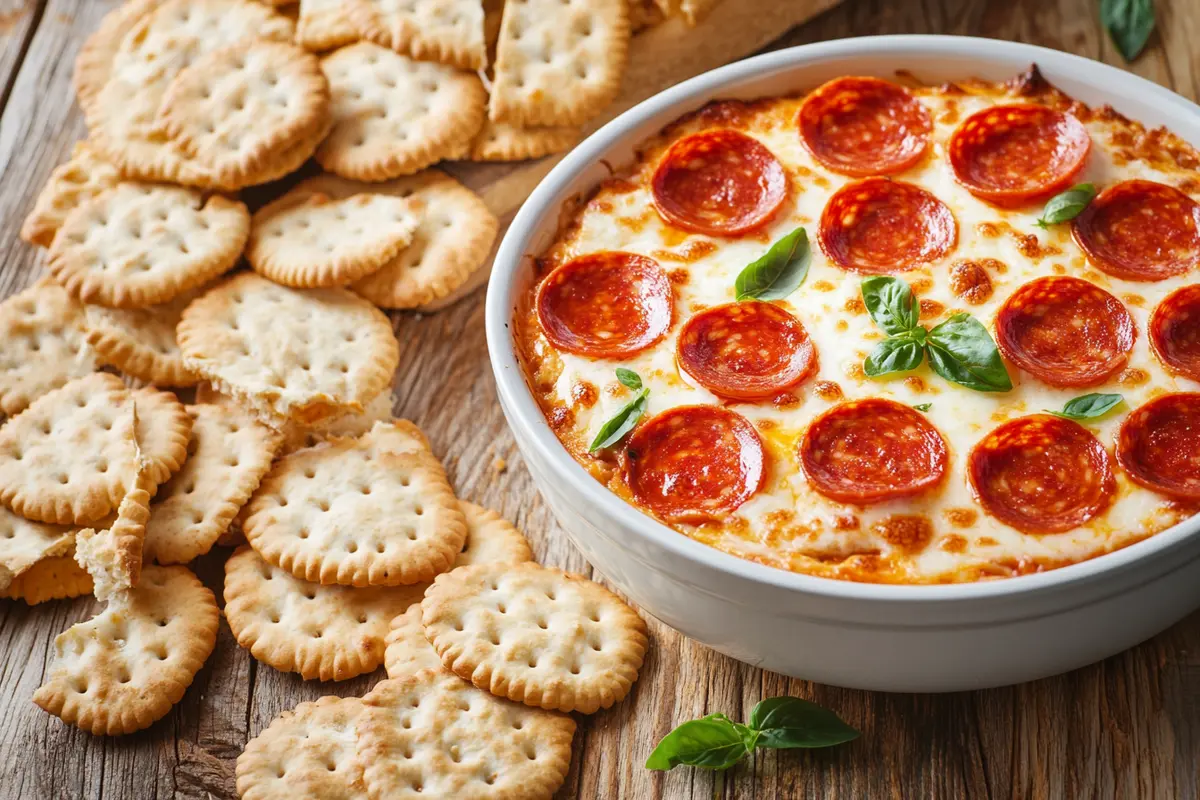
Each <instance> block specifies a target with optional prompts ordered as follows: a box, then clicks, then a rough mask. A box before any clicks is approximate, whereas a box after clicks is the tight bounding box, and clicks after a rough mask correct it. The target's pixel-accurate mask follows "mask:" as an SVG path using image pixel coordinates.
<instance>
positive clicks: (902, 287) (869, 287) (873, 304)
mask: <svg viewBox="0 0 1200 800" xmlns="http://www.w3.org/2000/svg"><path fill="white" fill-rule="evenodd" d="M862 296H863V303H864V304H865V305H866V307H867V312H868V313H869V314H870V315H871V319H872V320H874V321H875V324H876V325H878V326H879V329H880V330H881V331H883V332H884V333H886V334H889V335H895V334H897V333H905V332H906V331H911V330H913V329H914V328H916V327H917V321H918V320H919V319H920V317H921V309H920V306H919V305H918V304H917V300H916V298H915V297H913V293H912V288H910V287H909V285H908V283H906V282H905V281H903V280H901V279H900V278H892V277H889V276H887V275H872V276H871V277H870V278H864V279H863V282H862Z"/></svg>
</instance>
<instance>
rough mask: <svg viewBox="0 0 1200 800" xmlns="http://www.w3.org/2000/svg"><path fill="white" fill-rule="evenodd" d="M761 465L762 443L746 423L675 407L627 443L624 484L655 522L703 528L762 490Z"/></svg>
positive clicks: (703, 409) (702, 409) (711, 409)
mask: <svg viewBox="0 0 1200 800" xmlns="http://www.w3.org/2000/svg"><path fill="white" fill-rule="evenodd" d="M765 462H766V452H765V451H764V450H763V444H762V440H761V439H760V438H759V436H758V431H756V430H754V426H753V425H751V424H750V423H749V422H748V421H747V420H746V418H745V417H743V416H741V415H740V414H735V413H734V412H732V411H729V410H727V409H724V408H718V407H717V406H678V407H676V408H672V409H671V410H670V411H664V412H663V413H661V414H659V415H658V416H656V417H653V418H652V419H650V420H649V421H648V422H646V423H644V424H642V425H641V426H639V427H638V428H637V429H636V430H635V431H634V432H633V435H632V436H630V437H629V444H628V446H627V447H626V448H625V480H626V482H627V483H628V485H629V488H630V490H631V491H632V492H633V494H634V496H635V497H636V498H637V500H638V502H640V503H641V504H642V505H643V506H645V507H646V508H647V509H649V510H650V511H652V512H654V513H655V514H657V515H658V516H659V517H662V518H663V519H665V520H669V521H673V522H703V521H706V520H712V519H720V518H721V517H723V516H725V515H727V514H729V513H730V512H732V511H734V510H736V509H737V508H738V506H740V505H741V504H742V503H744V502H746V501H747V500H748V499H750V497H751V495H753V494H754V493H755V492H757V491H758V490H759V489H760V488H762V484H763V478H764V475H765Z"/></svg>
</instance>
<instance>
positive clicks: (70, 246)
mask: <svg viewBox="0 0 1200 800" xmlns="http://www.w3.org/2000/svg"><path fill="white" fill-rule="evenodd" d="M249 234H250V213H249V212H248V211H247V210H246V207H245V206H244V205H243V204H241V203H239V202H235V201H232V200H227V199H225V198H224V197H220V196H213V197H209V198H205V197H204V196H203V195H201V194H200V193H199V192H197V191H194V190H192V189H182V188H179V187H174V186H152V185H149V184H140V183H121V184H118V185H117V186H116V187H115V188H113V189H110V190H108V191H106V192H103V193H102V194H99V195H97V196H96V197H93V198H92V199H90V200H88V201H86V202H84V203H82V204H80V205H79V206H77V207H76V208H75V209H74V210H73V211H71V212H70V213H69V214H68V215H67V217H66V219H65V220H64V221H63V224H62V227H61V228H59V231H58V235H57V236H55V237H54V243H53V244H52V245H51V246H50V255H49V259H48V261H47V264H46V266H47V269H48V270H49V272H50V274H51V275H52V276H53V277H54V279H55V280H56V281H58V282H59V283H60V284H62V286H63V287H64V288H66V290H67V291H68V292H69V293H70V294H71V295H72V296H73V297H75V298H77V299H78V300H80V301H82V302H84V303H97V304H99V305H103V306H110V307H115V308H135V307H141V306H147V305H154V304H157V303H164V302H167V301H168V300H171V299H172V298H174V297H176V296H178V295H180V294H182V293H183V292H186V291H188V290H189V289H194V288H196V287H198V286H200V285H201V284H204V283H207V282H208V281H210V280H212V279H213V278H215V277H217V276H218V275H220V274H221V273H223V272H225V271H227V270H228V269H230V268H231V267H232V266H233V265H234V264H235V263H236V262H237V260H238V257H239V256H240V255H241V253H242V248H243V247H244V246H245V243H246V238H247V237H248V236H249Z"/></svg>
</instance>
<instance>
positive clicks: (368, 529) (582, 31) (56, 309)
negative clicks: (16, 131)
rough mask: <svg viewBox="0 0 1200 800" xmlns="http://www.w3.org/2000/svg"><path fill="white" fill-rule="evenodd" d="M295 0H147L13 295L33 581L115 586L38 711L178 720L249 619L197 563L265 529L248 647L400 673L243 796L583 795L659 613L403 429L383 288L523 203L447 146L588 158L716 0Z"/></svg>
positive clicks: (100, 62)
mask: <svg viewBox="0 0 1200 800" xmlns="http://www.w3.org/2000/svg"><path fill="white" fill-rule="evenodd" d="M286 4H287V2H286V0H283V1H282V2H254V1H253V0H129V1H128V2H126V3H125V5H123V6H121V7H119V8H118V9H116V10H115V11H113V12H112V13H110V14H109V15H108V17H106V18H105V20H104V21H103V23H102V24H101V26H100V28H99V29H98V30H97V31H96V32H95V33H94V34H93V35H92V36H91V37H90V38H89V40H88V41H87V43H86V45H85V46H84V48H83V50H82V51H81V53H80V56H79V58H78V61H77V64H76V73H75V83H76V90H77V95H78V100H79V104H80V106H81V107H82V109H83V112H84V116H85V117H86V121H87V125H88V138H87V140H86V141H83V142H80V143H79V144H77V145H76V148H75V151H74V153H73V154H72V156H71V158H70V159H69V160H68V161H67V162H66V163H64V164H63V165H61V166H60V167H59V168H58V169H56V170H55V171H54V173H53V174H52V175H51V177H50V179H49V181H48V182H47V184H46V186H45V188H44V189H43V190H42V193H41V195H40V196H39V197H38V199H37V202H36V203H35V205H34V208H33V209H32V211H31V213H30V214H29V217H28V218H27V219H26V221H25V224H24V226H23V227H22V230H21V236H22V238H24V239H26V240H27V241H29V242H30V243H32V244H35V245H37V246H40V247H43V248H46V250H47V254H46V266H47V270H46V271H47V275H46V276H44V277H43V278H42V279H41V280H40V281H39V282H38V283H37V284H35V285H34V286H33V287H31V288H29V289H26V290H25V291H23V292H21V293H19V294H17V295H14V296H13V297H10V298H9V299H8V300H6V301H4V302H3V303H0V337H2V338H3V340H4V341H5V343H6V346H5V347H4V348H3V351H2V352H0V415H6V416H7V417H8V419H7V420H6V422H5V424H4V425H3V426H2V427H0V597H3V598H13V599H16V600H23V601H25V602H27V603H31V604H32V603H40V602H44V601H48V600H54V599H62V598H71V597H80V596H83V595H88V594H94V595H95V596H96V598H97V599H99V600H100V601H101V602H103V603H104V606H103V608H102V609H101V611H100V612H99V613H98V614H97V615H96V616H94V617H93V618H92V619H90V620H88V621H86V622H83V623H80V624H78V625H75V626H73V627H72V628H70V629H69V630H67V631H66V632H64V633H63V634H62V635H60V636H59V637H58V639H57V640H56V642H55V649H56V654H55V660H54V663H53V664H52V666H51V668H50V670H49V671H48V673H47V676H46V680H45V682H44V684H43V685H42V687H41V688H39V689H38V690H37V692H36V693H35V695H34V701H35V702H36V703H37V704H38V705H39V706H41V707H42V708H44V709H45V710H46V711H48V712H50V713H52V714H55V715H57V716H59V717H61V718H62V719H63V720H64V721H65V722H69V723H71V724H74V725H76V726H78V727H80V728H82V729H83V730H86V731H89V732H91V733H93V734H108V735H115V734H123V733H129V732H132V731H136V730H139V729H141V728H145V727H147V726H148V725H151V724H152V723H154V722H155V721H156V720H158V719H160V718H161V717H162V716H164V715H165V714H167V713H168V712H169V710H170V709H171V707H172V706H173V705H174V704H175V703H177V702H178V701H179V700H180V698H181V697H182V695H183V693H184V691H185V690H186V689H187V687H188V686H189V685H190V683H191V681H192V680H193V678H194V676H195V675H196V673H197V672H198V671H199V669H200V668H201V666H202V665H203V663H204V661H205V660H206V659H207V657H208V656H209V654H210V653H211V652H212V649H213V647H214V644H215V641H216V632H217V626H218V621H219V618H220V612H219V610H218V606H217V603H216V599H215V597H214V595H213V593H212V592H211V591H210V590H209V589H208V588H206V587H204V586H203V585H202V584H201V583H200V582H199V580H198V579H197V578H196V577H195V575H194V574H192V572H190V571H189V570H188V569H187V568H186V567H185V566H182V565H185V564H188V563H190V562H192V561H194V560H195V559H197V558H199V557H201V556H204V555H205V554H207V553H209V552H210V551H212V549H213V548H214V546H217V545H218V544H236V543H238V542H240V541H241V540H242V539H243V537H244V540H245V542H246V544H245V545H244V546H241V547H239V548H238V549H237V550H236V551H235V552H233V553H232V555H229V556H228V560H227V562H226V570H225V585H224V595H225V603H226V605H225V617H226V619H227V621H228V623H229V626H230V628H231V629H232V631H233V634H234V636H235V638H236V639H237V641H238V643H239V644H240V645H241V646H242V647H245V648H247V649H248V650H249V651H250V653H251V654H252V655H253V657H254V658H256V659H258V660H260V661H262V662H263V663H265V664H268V665H270V666H272V667H274V668H276V669H279V670H285V671H290V672H296V673H299V674H300V675H301V676H302V677H304V678H306V679H316V680H343V679H346V678H350V677H353V676H355V675H361V674H364V673H369V672H371V671H373V670H376V669H379V668H380V667H385V668H386V670H387V675H388V679H387V680H385V681H383V682H382V683H379V684H378V685H377V686H376V688H375V689H374V690H373V691H372V692H370V693H369V694H368V695H367V696H365V697H363V698H346V699H338V698H333V697H326V698H323V699H322V700H320V701H318V702H316V703H304V704H301V705H300V706H298V707H297V708H296V709H295V710H294V711H289V712H286V713H284V714H283V715H282V716H280V717H279V718H278V719H277V720H276V721H275V722H274V723H272V725H271V726H270V727H269V728H267V729H266V730H265V731H263V732H262V733H261V734H260V735H259V737H258V738H256V739H254V740H253V741H251V742H250V743H249V744H248V745H247V747H246V751H245V753H243V755H242V757H241V758H239V759H238V766H237V786H238V791H239V793H241V794H242V795H243V796H244V797H248V798H250V797H253V798H274V797H300V796H320V797H351V796H355V797H358V796H369V797H372V798H375V797H393V796H395V797H407V796H417V795H420V796H425V797H430V796H433V797H549V796H550V795H551V794H552V793H553V792H554V791H555V790H556V789H557V788H558V786H559V785H560V784H561V783H562V781H563V779H564V777H565V775H566V771H567V767H568V764H569V762H570V745H571V739H572V736H573V733H574V729H575V722H574V721H573V720H572V719H571V718H570V717H569V716H567V714H568V713H569V712H579V713H592V712H595V711H597V710H600V709H603V708H608V707H609V706H611V705H612V704H613V703H616V702H619V701H620V700H621V699H622V698H623V697H625V696H626V694H627V693H628V692H629V691H630V688H631V686H632V684H633V682H634V680H635V679H636V678H637V673H638V670H639V668H640V666H641V664H642V659H643V657H644V653H645V649H646V646H647V638H646V629H645V625H644V623H643V622H642V620H641V619H640V618H639V617H638V616H637V614H636V613H634V612H633V611H632V610H631V609H630V608H629V607H628V606H627V605H625V603H624V602H623V601H621V600H620V599H619V598H617V597H616V596H615V595H613V594H612V593H610V592H608V591H607V590H605V589H604V588H602V587H600V586H599V585H597V584H595V583H592V582H591V581H588V580H585V579H583V578H581V577H578V576H574V575H569V574H567V573H563V572H561V571H559V570H555V569H550V568H546V567H541V566H538V565H537V564H535V563H533V560H532V558H533V553H532V551H531V549H530V547H529V544H528V543H527V542H526V540H525V537H524V536H522V535H521V533H520V532H518V531H517V530H516V529H515V528H514V527H513V526H512V525H511V524H509V523H508V522H507V521H505V520H504V519H503V518H501V517H500V516H499V515H498V514H496V513H495V512H493V511H489V510H487V509H484V508H481V507H479V506H476V505H473V504H470V503H467V502H465V501H462V500H460V499H458V498H456V497H455V495H454V492H453V490H452V488H451V485H450V482H449V479H448V477H447V474H446V472H445V470H444V468H443V466H442V464H441V463H440V462H439V460H438V459H437V458H436V457H435V456H434V454H433V452H432V450H431V449H430V447H429V443H428V441H427V440H426V439H425V436H424V435H423V434H422V433H421V431H420V430H419V429H418V428H417V427H416V426H415V425H413V424H412V423H410V422H407V421H405V420H400V419H394V418H393V416H392V410H393V400H392V393H391V388H390V387H391V385H392V381H393V379H394V375H395V371H396V368H397V365H398V360H399V345H398V343H397V341H396V338H395V335H394V334H393V332H392V326H391V322H390V321H389V319H388V318H387V317H386V316H385V315H384V314H383V313H382V312H381V311H380V310H379V308H384V309H418V310H434V309H437V308H441V307H443V306H445V305H447V304H449V303H451V302H454V301H455V300H457V299H458V298H459V297H461V296H464V295H465V294H467V293H469V292H470V291H472V290H473V289H474V288H476V287H478V286H479V285H481V284H482V283H483V282H484V281H485V280H486V275H487V262H488V256H489V253H490V251H491V248H492V245H493V242H494V239H495V237H496V234H497V231H498V227H499V224H498V221H497V220H496V218H495V216H494V215H493V214H492V212H491V211H490V210H489V209H488V207H487V206H486V205H485V204H484V203H483V201H482V200H481V199H480V198H479V197H478V196H476V195H475V194H474V193H473V192H471V191H470V190H469V189H467V188H466V187H464V186H463V185H462V184H460V183H458V182H457V181H456V180H454V179H453V178H451V177H450V176H449V175H448V174H446V173H445V172H442V171H441V170H439V169H437V168H436V166H435V165H436V164H438V163H439V162H441V161H444V160H455V159H472V160H500V161H504V160H516V159H525V158H537V157H541V156H544V155H547V154H550V153H554V152H558V151H561V150H564V149H567V148H569V147H570V146H571V145H572V144H574V142H575V141H576V140H577V139H578V137H579V135H580V130H581V126H582V125H583V124H584V123H586V122H587V120H588V119H590V118H591V117H592V116H594V115H595V114H597V113H598V112H599V111H600V110H601V109H602V108H603V107H604V106H605V105H606V104H607V103H608V102H609V101H610V100H611V99H612V98H613V96H614V95H615V93H616V91H617V89H618V87H619V84H620V79H621V72H622V69H623V66H624V61H625V53H626V49H627V47H628V45H629V40H630V35H631V32H632V31H636V30H638V29H640V28H643V27H646V26H649V25H653V24H656V23H658V22H659V21H661V20H662V19H663V18H664V17H666V16H670V15H680V16H684V17H685V18H687V19H689V20H691V21H694V20H695V19H696V18H697V17H698V16H699V15H700V14H701V13H702V12H703V10H704V8H705V7H706V6H708V5H711V0H709V2H694V1H692V0H682V2H674V0H672V1H671V2H667V1H666V0H586V2H572V3H565V2H561V0H507V2H499V1H498V0H300V4H299V10H298V15H297V14H295V13H293V14H292V15H291V16H289V15H287V14H284V13H281V12H280V11H279V10H278V9H277V8H276V6H280V5H286ZM293 19H295V20H296V21H295V22H293ZM310 160H311V161H315V162H316V164H318V165H319V167H320V170H323V172H322V171H319V170H317V169H310V170H308V176H307V177H305V178H304V179H303V180H300V181H298V182H297V181H288V182H287V183H286V184H279V185H274V184H273V182H275V181H279V180H280V179H282V178H284V177H286V176H288V175H289V174H290V173H293V172H295V171H296V170H298V169H300V168H301V167H302V166H303V165H305V164H306V163H309V162H310ZM263 184H272V185H269V186H267V187H265V188H263V189H259V190H257V191H256V192H254V193H253V196H254V198H255V200H256V202H254V203H248V202H247V201H246V200H244V199H242V198H241V197H240V196H239V193H240V192H242V190H244V189H247V188H249V187H255V186H261V185H263ZM264 195H265V197H264ZM243 262H244V263H245V264H246V265H247V266H248V267H249V269H248V270H241V271H238V270H239V269H240V267H241V265H242V264H243ZM231 272H235V273H236V274H232V275H228V274H227V273H231ZM377 307H378V308H377ZM101 370H104V371H101ZM117 372H119V373H120V374H121V376H122V377H118V375H117V374H115V373H117ZM122 378H123V379H122ZM130 387H137V388H130ZM160 387H176V388H177V389H180V388H182V389H183V392H182V394H183V396H184V398H185V399H186V398H189V397H193V396H194V402H191V403H189V404H187V405H185V404H184V402H181V399H180V397H179V396H177V395H176V394H174V393H173V392H172V391H169V390H166V389H164V388H160ZM191 387H195V388H194V390H193V389H192V388H191ZM0 418H2V417H0Z"/></svg>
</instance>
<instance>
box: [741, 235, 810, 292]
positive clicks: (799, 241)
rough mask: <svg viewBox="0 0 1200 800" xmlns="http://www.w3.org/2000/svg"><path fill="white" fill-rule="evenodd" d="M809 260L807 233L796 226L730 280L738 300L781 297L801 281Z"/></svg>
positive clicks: (795, 287)
mask: <svg viewBox="0 0 1200 800" xmlns="http://www.w3.org/2000/svg"><path fill="white" fill-rule="evenodd" d="M811 261H812V250H811V248H810V247H809V246H808V234H807V233H806V232H805V230H804V228H796V230H794V231H792V232H791V233H789V234H788V235H787V236H784V237H783V238H782V239H780V240H779V241H777V242H776V243H775V244H773V245H771V249H770V250H768V251H767V252H766V254H765V255H763V256H762V257H761V258H759V259H758V260H757V261H752V262H751V263H750V264H749V266H747V267H746V268H745V269H743V270H742V271H741V272H740V273H738V276H737V279H736V280H735V281H734V282H733V288H734V291H735V292H736V295H735V297H736V299H737V301H738V302H741V301H743V300H782V299H783V298H785V297H787V296H788V295H789V294H791V293H792V292H794V291H796V289H798V288H799V287H800V284H802V283H804V278H805V277H807V275H808V265H809V263H810V262H811Z"/></svg>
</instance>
